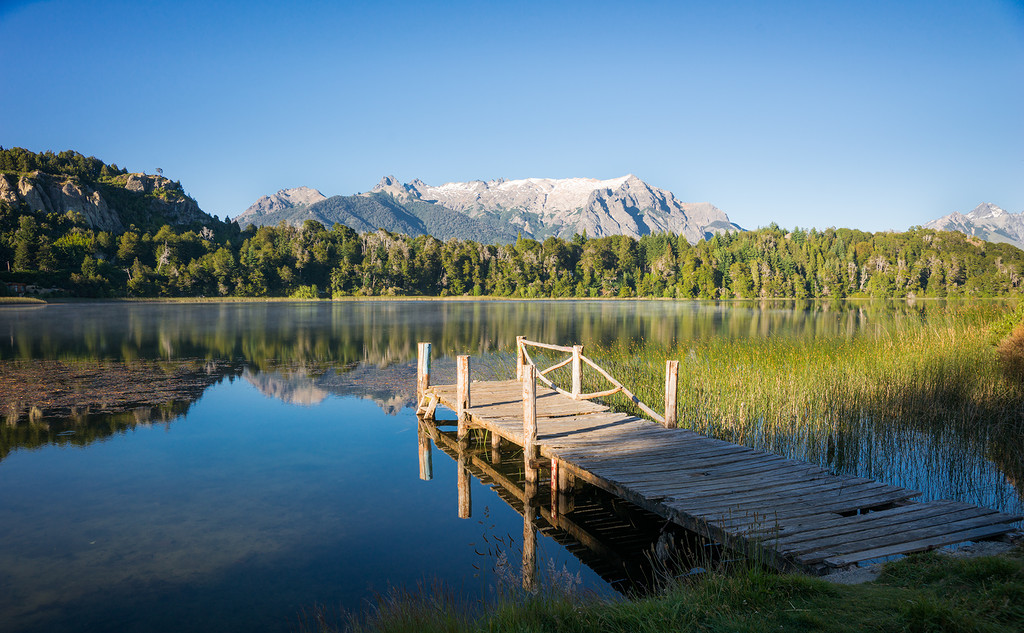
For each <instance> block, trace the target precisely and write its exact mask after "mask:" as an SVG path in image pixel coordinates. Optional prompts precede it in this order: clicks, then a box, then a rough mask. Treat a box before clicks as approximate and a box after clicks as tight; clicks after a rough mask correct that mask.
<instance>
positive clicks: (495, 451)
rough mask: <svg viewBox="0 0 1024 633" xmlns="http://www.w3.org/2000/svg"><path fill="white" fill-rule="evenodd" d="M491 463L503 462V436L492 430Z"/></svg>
mask: <svg viewBox="0 0 1024 633" xmlns="http://www.w3.org/2000/svg"><path fill="white" fill-rule="evenodd" d="M491 463H492V464H500V463H501V436H500V435H498V434H497V433H495V432H494V431H491Z"/></svg>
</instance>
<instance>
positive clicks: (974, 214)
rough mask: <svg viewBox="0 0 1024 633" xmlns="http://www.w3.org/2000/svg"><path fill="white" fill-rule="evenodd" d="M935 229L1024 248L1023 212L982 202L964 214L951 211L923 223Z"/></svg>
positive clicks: (925, 226) (928, 227)
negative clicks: (1014, 211)
mask: <svg viewBox="0 0 1024 633" xmlns="http://www.w3.org/2000/svg"><path fill="white" fill-rule="evenodd" d="M924 228H926V229H935V230H937V231H959V232H961V233H965V234H967V235H972V236H976V237H980V238H981V239H983V240H988V241H989V242H1006V243H1009V244H1013V245H1014V246H1016V247H1017V248H1022V249H1024V212H1021V213H1009V212H1008V211H1005V210H1003V209H1000V208H999V207H997V206H996V205H994V204H989V203H988V202H983V203H981V204H979V205H978V206H976V207H975V208H974V210H972V211H971V212H970V213H967V214H966V215H965V214H963V213H957V212H955V211H954V212H953V213H950V214H949V215H944V216H942V217H941V218H939V219H937V220H932V221H931V222H929V223H927V224H925V225H924Z"/></svg>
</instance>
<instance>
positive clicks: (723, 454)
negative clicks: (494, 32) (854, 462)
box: [418, 337, 1021, 574]
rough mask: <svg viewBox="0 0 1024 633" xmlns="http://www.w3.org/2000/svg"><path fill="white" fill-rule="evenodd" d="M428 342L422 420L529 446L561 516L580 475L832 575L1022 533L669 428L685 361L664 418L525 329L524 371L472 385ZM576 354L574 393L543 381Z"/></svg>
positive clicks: (978, 515)
mask: <svg viewBox="0 0 1024 633" xmlns="http://www.w3.org/2000/svg"><path fill="white" fill-rule="evenodd" d="M423 345H424V344H421V356H420V372H419V375H420V378H419V385H418V387H419V395H420V403H421V404H420V414H421V415H422V416H423V417H424V419H426V420H430V419H432V418H433V414H434V410H435V408H436V407H437V406H444V407H446V408H449V409H451V410H452V411H453V412H455V413H456V415H457V416H458V428H459V431H458V437H459V438H465V437H466V436H467V432H468V429H469V428H470V427H475V428H481V429H484V430H486V431H488V432H489V433H490V435H491V439H492V445H493V446H495V447H496V446H498V443H499V442H500V441H507V442H512V443H513V444H515V445H518V446H522V447H524V463H523V466H524V469H525V471H526V479H527V482H528V484H529V483H532V484H534V485H537V484H539V483H540V474H541V471H540V469H541V468H544V470H545V472H546V473H549V474H548V475H547V479H548V484H549V485H550V486H551V491H552V494H551V496H550V499H551V500H552V502H551V504H550V507H549V508H548V509H547V510H546V511H545V512H546V513H547V514H548V515H550V516H553V517H554V519H555V520H556V521H557V519H558V503H557V502H556V501H554V500H556V499H557V498H558V495H559V494H564V493H565V491H566V490H567V489H568V488H569V487H570V486H571V483H572V481H573V480H574V479H578V480H581V481H585V482H588V483H590V484H593V485H595V486H597V487H599V488H602V489H604V490H606V491H608V492H610V493H612V494H615V495H618V496H619V497H621V498H623V499H626V500H628V501H629V502H631V503H633V504H635V505H636V506H638V507H640V508H643V509H644V510H647V511H650V512H652V513H654V514H656V515H659V516H661V517H664V518H665V519H667V520H669V521H671V522H673V523H675V524H677V525H679V526H682V527H683V528H686V529H688V530H691V531H693V532H696V533H698V534H700V535H703V536H706V537H708V538H711V539H713V540H715V541H717V542H719V543H721V544H723V545H725V546H726V547H729V548H732V549H738V550H741V551H746V552H749V553H752V554H754V555H756V556H758V557H760V559H761V560H764V561H766V562H768V563H770V564H772V565H774V566H775V567H777V568H780V569H786V570H802V571H807V572H811V573H817V574H822V573H827V572H828V571H829V570H831V569H835V568H846V567H849V566H851V565H854V564H856V563H859V562H863V561H868V560H874V559H879V558H883V557H888V556H893V555H898V554H909V553H912V552H918V551H924V550H929V549H934V548H937V547H942V546H945V545H951V544H955V543H961V542H965V541H976V540H983V539H991V538H995V537H999V536H1001V535H1004V534H1007V533H1009V532H1013V531H1014V530H1015V529H1016V526H1015V525H1014V524H1015V523H1016V522H1017V521H1019V520H1020V519H1021V517H1017V516H1010V515H1006V514H1002V513H999V512H996V511H994V510H991V509H987V508H981V507H978V506H973V505H969V504H965V503H959V502H954V501H929V502H924V503H918V502H914V501H913V499H914V498H915V497H917V496H919V495H920V493H919V492H917V491H914V490H908V489H905V488H900V487H897V486H890V485H887V484H883V483H878V482H874V481H871V480H867V479H861V478H856V477H850V476H844V475H835V474H831V473H829V472H828V471H827V470H825V469H823V468H821V467H819V466H815V465H811V464H807V463H803V462H799V461H795V460H792V459H786V458H783V457H780V456H777V455H773V454H770V453H765V452H762V451H757V450H754V449H751V448H747V447H743V446H738V445H736V444H731V443H729V442H725V441H721V440H717V439H713V438H709V437H705V436H702V435H699V434H697V433H694V432H692V431H688V430H683V429H677V428H666V426H674V411H672V410H670V409H672V408H673V407H674V402H675V380H674V376H673V375H672V372H673V365H672V364H671V361H670V363H669V365H668V376H667V379H666V409H665V414H664V415H663V416H662V415H659V414H657V413H654V412H653V410H652V409H651V408H650V407H648V406H647V405H643V403H640V404H641V405H642V406H641V409H643V410H645V411H648V412H651V413H654V415H652V416H651V417H657V418H658V421H659V422H661V424H659V423H653V422H650V421H647V420H644V419H642V418H638V417H634V416H630V415H626V414H623V413H615V412H612V411H610V410H609V408H608V407H606V406H604V405H602V404H599V403H597V402H592V401H591V400H590V399H588V398H587V397H586V396H594V395H595V394H581V393H580V382H581V380H580V377H579V376H580V374H581V373H582V368H583V366H584V364H587V365H590V366H591V367H594V368H596V369H597V370H598V371H599V372H600V373H601V374H602V375H603V376H604V377H606V378H608V379H609V380H610V381H611V383H612V384H613V385H616V387H615V388H614V389H613V390H609V391H606V392H602V394H598V395H606V394H607V393H609V392H611V391H622V392H624V393H626V394H627V395H628V396H629V397H631V398H632V399H633V400H634V402H638V400H637V399H636V397H635V396H633V395H632V393H631V392H629V391H628V389H626V388H625V387H623V386H622V385H621V383H618V381H616V380H615V379H614V378H612V377H611V376H609V375H608V374H607V373H606V372H604V371H603V370H601V369H600V368H599V367H597V366H596V364H594V363H593V361H591V360H590V359H587V358H586V357H584V356H583V355H582V348H581V347H578V346H577V347H560V346H553V345H545V344H539V343H532V342H529V341H525V339H522V338H521V337H520V342H519V345H520V350H519V353H518V358H519V363H518V369H517V373H518V374H519V375H520V376H519V379H517V380H508V381H498V382H475V383H471V382H470V380H469V359H468V357H466V356H461V357H459V359H458V363H457V368H458V370H459V371H458V375H459V381H458V383H457V384H456V385H430V384H429V344H427V345H426V348H425V349H424V347H423ZM527 345H536V346H539V347H545V348H548V349H552V350H555V351H565V352H567V353H571V354H572V355H573V356H572V359H570V360H567V361H564V362H562V363H560V364H558V365H555V366H553V367H551V368H548V369H547V370H543V371H539V370H537V368H536V367H535V366H534V365H533V364H532V359H530V358H529V355H528V353H526V350H525V348H526V346H527ZM569 362H572V366H573V380H572V382H573V385H572V389H571V391H570V390H563V389H561V388H559V387H557V386H556V385H553V384H552V386H551V387H550V388H549V387H544V386H538V385H536V382H535V381H536V378H537V377H538V376H540V377H541V379H542V380H545V381H548V380H547V379H546V378H544V376H545V374H546V373H548V372H550V371H551V370H552V369H555V368H557V367H561V366H565V365H568V363H569ZM676 367H677V366H676ZM526 495H527V497H529V496H530V487H529V486H528V487H527V491H526ZM461 506H462V504H461V503H460V509H461ZM527 507H528V508H529V507H531V506H530V505H529V503H527ZM467 511H468V509H467ZM531 514H532V512H531ZM524 517H525V515H524Z"/></svg>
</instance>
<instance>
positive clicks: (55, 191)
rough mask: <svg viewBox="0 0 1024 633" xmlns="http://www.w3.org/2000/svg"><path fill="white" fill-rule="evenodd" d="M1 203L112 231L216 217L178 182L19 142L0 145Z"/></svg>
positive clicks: (202, 222) (186, 223)
mask: <svg viewBox="0 0 1024 633" xmlns="http://www.w3.org/2000/svg"><path fill="white" fill-rule="evenodd" d="M0 206H6V207H7V208H9V209H10V210H11V211H13V212H14V213H16V214H20V213H25V212H27V213H31V214H41V215H42V216H44V217H45V216H49V215H52V214H56V215H58V216H69V217H71V218H74V220H73V221H75V222H82V223H84V224H85V225H86V226H88V227H89V228H93V229H96V230H100V231H107V232H111V233H121V232H123V231H125V230H126V229H127V228H128V227H129V226H131V225H133V224H134V225H135V226H137V227H138V228H140V229H157V228H159V227H161V226H163V225H165V224H166V225H171V226H195V227H197V228H198V227H199V226H205V225H209V224H212V223H215V222H216V220H215V219H214V218H213V217H212V216H210V215H208V214H207V213H205V212H203V210H202V209H200V208H199V205H198V204H197V203H196V201H195V200H193V199H192V198H191V197H189V196H187V195H186V194H185V192H184V190H183V189H182V187H181V183H179V182H176V181H172V180H169V179H167V178H164V177H163V176H159V175H157V176H151V175H147V174H131V173H128V171H127V170H125V169H121V168H119V167H117V165H107V164H106V163H104V162H103V161H101V160H99V159H97V158H94V157H91V156H90V157H86V156H83V155H82V154H79V153H78V152H73V151H65V152H60V153H59V154H55V153H53V152H42V153H38V154H37V153H34V152H30V151H28V150H25V149H22V148H20V147H15V148H11V149H3V148H0Z"/></svg>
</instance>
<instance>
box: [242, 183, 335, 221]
mask: <svg viewBox="0 0 1024 633" xmlns="http://www.w3.org/2000/svg"><path fill="white" fill-rule="evenodd" d="M326 199H327V196H325V195H324V194H322V193H320V192H319V191H317V190H316V189H313V188H311V187H294V188H292V189H280V190H278V192H277V193H275V194H272V195H269V196H263V197H262V198H260V199H259V200H257V201H256V202H254V203H253V204H252V205H251V206H250V207H249V208H248V209H246V210H245V211H243V212H242V213H240V214H238V215H237V216H235V220H236V221H239V222H240V223H241V222H244V221H245V220H250V221H251V220H252V219H254V218H257V217H259V216H263V215H268V214H271V213H276V212H278V211H285V210H288V209H295V208H298V207H308V206H309V205H311V204H316V203H317V202H320V201H321V200H326Z"/></svg>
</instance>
